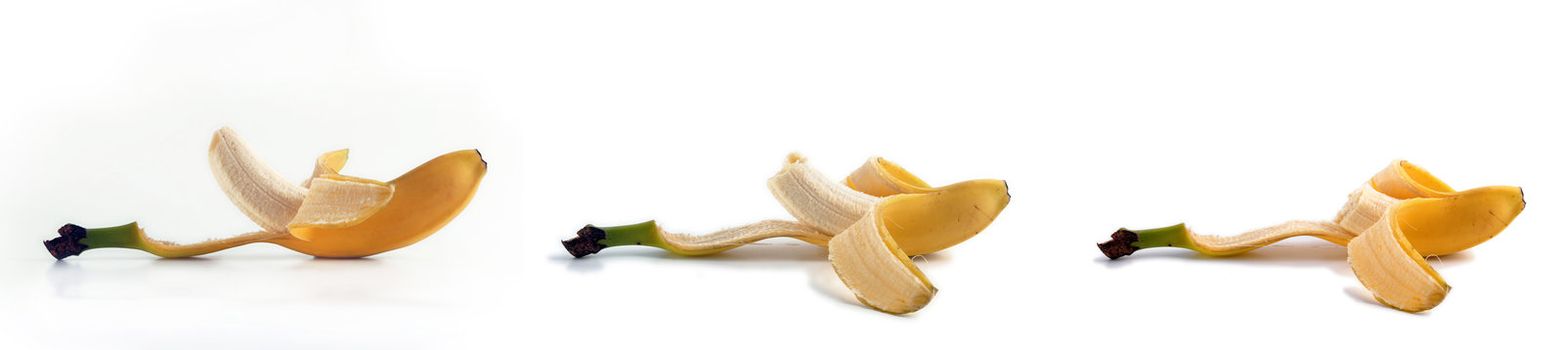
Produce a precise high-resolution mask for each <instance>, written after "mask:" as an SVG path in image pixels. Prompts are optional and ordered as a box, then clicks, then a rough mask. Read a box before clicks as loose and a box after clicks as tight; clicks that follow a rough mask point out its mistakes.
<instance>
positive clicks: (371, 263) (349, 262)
mask: <svg viewBox="0 0 1564 350" xmlns="http://www.w3.org/2000/svg"><path fill="white" fill-rule="evenodd" d="M381 265H385V262H383V261H380V259H376V258H352V259H337V258H312V259H307V260H300V261H299V262H298V263H297V264H295V265H293V270H295V271H328V272H329V271H337V270H343V269H365V268H374V267H376V266H381Z"/></svg>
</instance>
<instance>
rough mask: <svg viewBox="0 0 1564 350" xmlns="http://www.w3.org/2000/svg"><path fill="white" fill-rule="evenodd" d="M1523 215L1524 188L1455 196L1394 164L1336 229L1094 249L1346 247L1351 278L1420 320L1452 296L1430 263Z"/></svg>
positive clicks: (1138, 237) (1131, 237)
mask: <svg viewBox="0 0 1564 350" xmlns="http://www.w3.org/2000/svg"><path fill="white" fill-rule="evenodd" d="M1525 208H1526V200H1525V194H1524V192H1522V191H1521V189H1520V188H1519V187H1514V186H1490V187H1479V188H1474V189H1470V190H1465V191H1455V190H1454V189H1452V188H1451V187H1450V186H1449V185H1447V184H1445V183H1444V181H1442V180H1440V179H1439V178H1438V177H1435V176H1434V175H1433V174H1431V173H1429V172H1428V171H1427V170H1424V169H1423V168H1421V167H1418V166H1416V165H1413V164H1412V163H1410V162H1407V161H1396V162H1393V163H1391V164H1390V165H1389V166H1387V167H1386V168H1385V169H1383V170H1381V171H1380V172H1379V173H1377V174H1375V175H1374V176H1373V177H1372V178H1371V179H1370V180H1369V181H1368V183H1366V184H1364V185H1363V186H1362V187H1361V188H1359V189H1358V190H1356V191H1354V192H1352V194H1350V195H1348V200H1347V204H1346V205H1344V206H1343V207H1342V209H1341V210H1340V211H1338V212H1337V215H1336V218H1335V219H1333V220H1331V221H1293V222H1287V223H1283V224H1281V225H1276V226H1271V227H1266V228H1261V229H1258V230H1254V231H1250V232H1246V233H1242V234H1239V235H1233V236H1214V235H1203V234H1196V233H1194V232H1193V231H1190V230H1189V229H1187V228H1185V227H1184V225H1183V224H1179V225H1174V226H1170V227H1164V228H1157V229H1149V230H1127V229H1119V231H1117V232H1114V234H1113V235H1112V237H1111V240H1109V241H1107V242H1103V243H1099V244H1098V245H1097V248H1098V249H1099V250H1101V251H1102V253H1103V254H1104V255H1106V256H1107V257H1108V258H1109V259H1118V258H1121V257H1124V256H1127V255H1130V254H1133V253H1134V252H1136V251H1138V250H1140V249H1147V248H1158V247H1178V248H1184V249H1189V250H1193V251H1196V252H1198V253H1200V254H1202V255H1208V256H1230V255H1236V254H1242V253H1244V252H1248V251H1251V250H1254V249H1257V248H1260V247H1263V246H1266V245H1270V244H1272V243H1276V242H1278V241H1281V240H1284V239H1287V238H1292V237H1300V236H1310V237H1316V238H1320V239H1323V240H1325V241H1327V242H1331V243H1335V244H1338V245H1343V246H1346V247H1347V261H1348V263H1349V264H1350V265H1351V266H1352V270H1353V272H1354V274H1355V275H1357V277H1358V280H1359V281H1360V282H1361V283H1362V284H1363V286H1364V287H1365V288H1366V289H1368V290H1369V291H1370V292H1372V293H1373V294H1374V297H1375V299H1376V300H1378V301H1379V302H1380V303H1381V304H1384V305H1386V306H1389V307H1392V308H1395V309H1398V310H1402V311H1407V312H1422V311H1427V310H1429V309H1432V308H1434V307H1435V306H1437V305H1439V303H1440V302H1442V301H1443V300H1444V298H1445V295H1446V294H1447V293H1449V291H1450V286H1449V285H1448V284H1446V283H1445V281H1444V279H1443V278H1442V277H1440V276H1439V273H1438V272H1436V271H1434V269H1433V268H1432V267H1430V266H1429V265H1428V261H1427V260H1426V259H1425V257H1428V256H1438V255H1447V254H1453V253H1456V252H1460V251H1463V250H1466V249H1470V248H1472V247H1475V246H1477V245H1478V244H1481V243H1483V242H1485V241H1487V240H1488V239H1490V238H1493V237H1494V236H1496V235H1498V234H1499V232H1502V231H1504V229H1505V227H1508V226H1509V224H1510V222H1512V221H1514V220H1515V218H1516V217H1517V216H1519V215H1520V213H1521V211H1522V210H1524V209H1525Z"/></svg>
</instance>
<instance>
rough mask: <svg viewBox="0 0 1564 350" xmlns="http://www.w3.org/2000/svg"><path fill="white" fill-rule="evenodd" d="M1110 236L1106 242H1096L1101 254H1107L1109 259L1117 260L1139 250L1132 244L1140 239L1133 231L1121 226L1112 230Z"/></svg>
mask: <svg viewBox="0 0 1564 350" xmlns="http://www.w3.org/2000/svg"><path fill="white" fill-rule="evenodd" d="M1111 238H1112V239H1110V240H1108V241H1107V242H1102V243H1097V249H1098V250H1101V251H1102V255H1105V256H1107V257H1108V259H1109V260H1117V259H1118V258H1122V257H1125V256H1128V255H1130V254H1134V253H1135V251H1137V250H1140V248H1139V247H1136V246H1135V245H1134V243H1135V242H1138V241H1140V235H1138V234H1135V232H1133V231H1130V230H1126V229H1122V228H1121V229H1119V230H1118V231H1115V232H1113V236H1111Z"/></svg>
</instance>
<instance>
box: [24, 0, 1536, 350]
mask: <svg viewBox="0 0 1564 350" xmlns="http://www.w3.org/2000/svg"><path fill="white" fill-rule="evenodd" d="M1560 6H1561V5H1560V4H1559V3H1558V2H1551V1H1472V2H1455V1H1303V2H1284V3H1276V2H1259V1H1080V2H1066V3H1058V2H1039V1H1015V2H997V1H976V2H974V1H967V2H948V3H947V2H931V1H773V2H741V1H558V2H504V3H501V4H478V3H463V2H442V4H438V5H436V4H419V3H405V2H391V1H357V2H338V1H145V2H127V1H49V2H23V1H7V2H5V3H4V4H3V5H0V118H4V119H3V124H0V156H3V158H0V161H3V164H5V165H4V166H3V167H0V189H3V191H4V192H3V197H0V238H3V242H4V243H3V244H0V348H5V349H45V348H59V349H110V348H124V349H174V348H225V349H252V348H253V349H296V348H328V347H331V348H338V347H345V348H530V349H543V348H562V347H575V346H587V347H589V348H616V347H627V346H641V347H650V348H671V347H686V346H690V347H695V348H715V347H729V346H733V347H743V348H752V347H758V348H795V349H796V348H802V347H808V348H817V347H822V346H824V347H833V348H834V347H838V346H839V344H859V345H872V346H885V345H889V346H897V347H916V348H934V347H942V346H955V347H959V348H978V347H987V346H1003V347H1005V348H1020V347H1026V348H1082V347H1087V346H1092V347H1107V346H1111V347H1116V348H1132V347H1149V346H1170V347H1176V348H1197V347H1198V348H1209V347H1216V348H1239V347H1251V346H1264V347H1284V348H1291V347H1298V348H1321V347H1339V346H1347V345H1349V344H1351V345H1358V344H1360V343H1374V344H1383V345H1397V346H1406V347H1412V348H1418V349H1426V348H1447V347H1451V348H1453V347H1457V346H1473V345H1486V346H1490V347H1491V346H1493V345H1494V344H1501V345H1502V344H1504V343H1508V344H1509V345H1519V344H1532V346H1538V345H1536V344H1544V342H1548V341H1552V340H1553V339H1554V338H1556V337H1555V335H1556V332H1557V331H1556V328H1557V324H1558V323H1557V320H1556V318H1555V316H1556V315H1557V314H1558V313H1559V312H1561V311H1564V310H1561V305H1560V303H1559V301H1558V300H1559V299H1560V298H1558V297H1557V293H1558V291H1559V290H1560V289H1561V288H1560V287H1561V282H1560V280H1559V278H1558V272H1557V271H1558V268H1559V266H1558V259H1557V258H1555V257H1553V255H1554V254H1553V250H1554V249H1553V248H1556V247H1558V246H1560V245H1561V244H1564V238H1561V237H1564V235H1561V234H1560V232H1558V231H1557V229H1556V228H1557V227H1560V226H1561V225H1564V222H1561V220H1560V219H1559V216H1560V214H1561V213H1560V212H1559V207H1558V205H1557V204H1556V203H1559V202H1560V199H1558V198H1559V196H1560V193H1561V191H1564V189H1561V186H1564V182H1561V181H1564V171H1561V170H1564V167H1561V165H1560V162H1559V157H1558V154H1559V153H1558V152H1559V150H1560V149H1564V147H1561V146H1564V142H1561V141H1560V139H1559V136H1558V134H1559V132H1560V131H1561V129H1560V127H1559V125H1558V123H1557V121H1556V120H1558V118H1559V117H1561V116H1564V99H1561V97H1564V64H1560V62H1564V45H1561V44H1564V41H1561V39H1564V21H1560V20H1559V19H1560V18H1561V16H1564V9H1561V8H1560ZM221 126H231V127H234V128H236V129H237V130H238V131H239V132H240V133H241V134H243V135H244V136H245V137H246V138H247V139H248V140H249V141H250V143H251V144H252V146H254V147H255V148H256V151H257V152H258V153H259V154H260V155H261V156H262V157H263V158H264V159H265V160H267V161H270V162H272V163H273V164H274V165H275V166H276V167H277V168H278V169H279V170H280V171H281V172H283V173H285V174H290V175H293V176H297V177H300V178H302V177H303V176H305V175H306V174H307V173H308V171H309V167H310V165H311V163H312V160H313V158H314V156H315V155H316V154H318V153H320V152H323V151H327V150H331V149H336V148H342V147H351V148H352V149H353V150H354V153H353V160H352V161H351V162H350V163H349V165H348V170H347V172H348V173H350V174H353V175H358V176H364V177H371V178H381V179H390V178H393V177H395V176H397V175H399V174H400V173H401V172H403V171H405V170H407V169H410V168H411V167H412V166H414V165H417V164H418V163H421V162H422V161H424V160H426V159H428V158H431V157H433V156H435V155H438V154H441V153H444V152H446V151H450V150H455V149H461V148H478V149H480V150H482V151H483V154H484V155H485V156H486V157H487V159H488V160H489V162H490V164H491V168H490V172H489V175H488V178H487V179H486V180H485V182H484V185H483V187H482V189H481V190H480V191H479V193H478V195H477V197H476V199H474V200H473V202H472V204H471V206H470V207H469V208H468V209H467V211H466V212H465V213H463V214H462V215H461V216H460V217H459V218H457V219H456V220H455V221H454V222H452V223H451V225H450V226H448V227H446V229H445V230H443V231H441V232H440V233H438V234H436V235H434V236H432V237H431V238H430V239H428V240H426V241H424V242H422V243H419V244H417V245H414V246H411V247H408V248H405V249H402V250H398V251H395V252H392V253H388V254H384V255H380V256H376V257H373V258H369V259H362V260H314V259H310V258H308V257H305V256H301V255H298V254H294V253H292V252H290V251H287V250H285V249H282V248H280V247H275V246H266V245H260V246H248V247H243V248H240V249H235V250H232V251H227V252H222V253H219V254H215V255H211V256H209V257H206V258H200V259H185V260H158V259H154V258H153V257H151V256H150V255H147V254H143V253H140V252H136V251H96V250H95V251H91V252H88V253H86V254H84V255H83V256H79V257H75V258H71V259H69V260H67V261H64V262H58V263H57V262H55V261H54V259H52V258H50V257H49V256H48V255H47V254H46V253H45V252H44V251H43V249H42V248H41V247H40V245H39V244H38V242H39V241H42V240H44V239H48V238H50V237H52V236H53V235H54V233H53V231H54V229H55V228H56V227H58V226H59V225H61V224H64V223H66V222H74V223H78V224H82V225H87V226H108V225H117V224H122V223H125V222H128V221H132V220H139V221H140V222H141V223H142V224H143V226H144V227H145V228H147V229H148V231H149V232H150V233H151V234H152V235H155V236H157V237H160V238H165V239H170V240H177V241H182V242H193V241H199V240H202V239H206V238H212V237H219V236H223V235H227V234H232V233H239V232H246V231H247V230H251V229H252V228H253V227H252V226H251V224H250V223H249V221H248V220H246V219H245V217H244V216H243V215H241V214H239V213H238V211H236V210H234V209H233V208H231V206H230V205H229V203H228V201H227V200H226V199H225V198H224V197H223V195H222V194H221V192H220V191H219V190H218V188H217V186H215V183H214V182H213V181H212V180H211V179H210V173H209V171H208V170H207V165H206V160H205V154H204V152H205V150H206V145H207V141H208V139H209V137H210V133H211V132H212V131H213V130H215V129H217V128H218V127H221ZM791 151H799V152H803V153H804V154H806V155H808V156H810V157H811V159H813V162H814V164H815V165H816V166H817V167H819V168H820V169H821V170H822V171H824V172H826V173H829V174H837V175H845V174H846V173H847V172H848V171H850V170H852V169H853V168H855V167H856V166H858V165H859V164H860V163H861V162H863V161H864V160H865V159H867V158H868V157H870V156H874V155H882V156H885V157H888V158H889V159H891V160H893V161H896V162H899V163H901V164H902V165H904V166H906V167H908V168H909V169H911V170H913V171H914V172H916V173H918V174H920V175H922V176H923V177H924V178H925V179H928V180H929V181H930V182H933V183H935V184H944V183H949V182H954V181H959V180H964V179H970V178H1002V179H1006V180H1008V181H1009V183H1010V185H1011V187H1012V194H1013V195H1014V200H1013V202H1012V204H1011V205H1010V207H1009V209H1007V210H1006V211H1005V212H1004V214H1003V215H1002V216H1001V217H1000V218H999V220H998V221H997V222H995V223H994V225H993V226H991V227H990V228H989V229H988V230H987V231H985V232H984V233H982V234H981V235H979V236H977V237H975V238H974V239H972V240H970V241H968V242H966V243H964V244H962V245H960V246H957V247H955V248H953V249H950V250H947V251H945V252H941V253H938V254H934V255H931V256H927V257H924V258H920V259H917V261H918V262H919V264H920V266H922V267H923V268H924V270H925V272H926V273H927V274H928V275H929V276H930V278H931V279H932V280H933V282H934V283H935V285H936V286H938V287H939V288H940V293H939V295H938V296H937V297H936V298H935V299H934V301H933V303H932V304H930V305H929V306H928V307H927V308H925V309H923V310H922V311H920V312H918V313H915V314H912V315H910V316H905V317H898V316H891V315H886V314H881V313H878V312H875V311H871V310H869V309H866V308H863V307H861V306H859V305H858V304H857V303H856V302H854V301H853V300H852V299H851V297H850V294H848V292H847V291H846V290H845V288H843V287H841V286H840V283H839V282H837V281H836V279H835V277H834V276H833V275H832V274H831V272H830V268H829V265H828V263H826V262H825V259H824V257H825V254H824V252H823V250H821V249H817V248H815V247H812V246H807V245H803V244H802V243H797V242H793V241H768V242H765V243H766V244H763V245H759V246H754V247H745V248H741V249H738V250H734V251H731V252H729V253H726V254H723V255H720V256H716V257H712V258H705V259H690V258H675V257H670V256H667V255H665V254H663V253H661V252H660V251H656V250H652V249H649V248H648V249H643V248H622V249H613V250H608V251H605V252H604V253H603V254H600V255H597V256H593V257H591V258H588V259H581V260H573V259H570V258H569V257H568V255H566V254H565V253H564V252H563V250H562V249H561V248H560V247H559V244H558V243H557V241H558V240H560V239H564V238H568V237H570V236H571V235H572V234H573V233H574V231H575V230H576V229H577V228H579V227H580V226H582V225H584V224H588V223H595V224H602V225H615V224H625V223H633V222H639V221H641V220H645V219H658V220H659V221H660V222H661V223H663V224H664V225H665V227H667V228H669V229H672V230H679V231H685V232H702V231H709V230H714V229H719V228H722V227H727V226H732V225H738V224H743V223H747V222H750V221H753V220H758V219H766V218H784V217H786V213H785V212H784V211H783V210H782V209H781V208H780V207H779V206H778V205H776V204H775V203H774V202H773V200H772V199H771V197H770V195H769V194H768V192H767V191H766V190H765V188H764V181H765V179H766V178H767V177H768V176H769V175H770V174H771V173H772V172H774V171H775V170H776V169H777V168H778V167H779V166H780V165H781V164H782V161H783V159H784V156H785V155H786V154H787V153H788V152H791ZM1394 159H1408V160H1411V161H1413V162H1416V163H1418V164H1420V165H1423V166H1425V167H1426V168H1428V169H1430V170H1432V171H1433V172H1434V173H1435V174H1437V175H1439V176H1441V177H1443V178H1445V180H1447V181H1448V182H1450V183H1451V184H1452V185H1454V186H1456V187H1460V188H1465V187H1474V186H1480V185H1497V184H1511V185H1521V186H1523V187H1524V188H1525V189H1526V194H1527V195H1528V200H1529V202H1530V207H1528V208H1527V210H1526V212H1525V213H1524V214H1522V215H1521V216H1520V218H1519V219H1518V220H1517V221H1516V222H1515V223H1514V225H1512V226H1511V227H1510V228H1509V229H1508V230H1507V231H1505V232H1504V233H1503V234H1501V235H1500V236H1498V237H1497V238H1495V239H1493V240H1492V241H1490V242H1488V243H1486V244H1484V245H1482V246H1480V247H1477V248H1476V249H1473V250H1471V251H1469V252H1466V253H1461V254H1457V255H1455V256H1449V257H1443V258H1441V259H1437V260H1434V261H1433V266H1434V267H1435V268H1436V269H1438V270H1439V271H1440V272H1441V273H1442V274H1443V275H1444V277H1445V278H1446V279H1447V280H1448V281H1449V282H1450V283H1451V284H1452V285H1453V286H1454V290H1453V292H1452V293H1451V294H1450V296H1449V298H1448V299H1447V300H1446V301H1445V303H1444V304H1443V305H1440V306H1439V307H1438V308H1436V309H1434V310H1433V311H1431V312H1428V313H1425V314H1418V315H1413V314H1406V313H1402V312H1398V311H1394V310H1391V309H1388V308H1385V307H1381V306H1378V305H1377V304H1375V303H1373V302H1372V301H1371V300H1369V299H1367V297H1366V296H1365V295H1366V294H1365V292H1364V291H1363V290H1362V289H1361V287H1359V285H1358V283H1357V281H1356V279H1355V278H1354V277H1353V276H1352V274H1351V272H1350V270H1349V269H1348V268H1347V265H1346V262H1345V252H1344V250H1343V249H1341V248H1337V247H1334V246H1331V245H1329V244H1327V243H1323V242H1319V241H1312V240H1308V239H1298V240H1292V241H1287V242H1284V243H1283V244H1281V246H1278V247H1272V248H1266V249H1262V250H1259V251H1256V252H1254V253H1253V254H1250V255H1247V256H1243V257H1240V258H1232V259H1207V258H1199V257H1195V256H1192V255H1191V254H1189V253H1187V252H1183V251H1158V250H1147V251H1142V252H1140V253H1137V254H1135V255H1134V256H1132V257H1131V258H1129V259H1126V260H1123V261H1117V262H1111V263H1110V262H1108V261H1106V260H1105V259H1104V258H1102V257H1101V255H1100V254H1099V253H1098V252H1097V249H1096V248H1095V247H1093V243H1095V242H1097V241H1100V240H1103V239H1105V238H1106V237H1107V235H1108V234H1109V233H1111V232H1112V231H1113V230H1114V229H1116V228H1118V227H1121V226H1128V227H1132V228H1147V227H1159V226H1164V225H1169V224H1173V223H1177V222H1181V221H1186V222H1188V223H1190V225H1191V227H1193V228H1194V229H1196V230H1198V231H1201V232H1205V233H1237V232H1241V231H1242V230H1246V229H1250V228H1255V227H1260V226H1266V225H1270V224H1274V223H1277V222H1280V221H1283V220H1289V219H1329V218H1330V217H1331V216H1332V215H1333V214H1334V213H1335V211H1336V209H1337V208H1338V206H1339V205H1340V204H1341V202H1342V201H1343V199H1344V198H1345V195H1346V194H1347V192H1349V191H1350V190H1352V189H1353V188H1355V187H1356V186H1358V185H1359V184H1360V183H1361V182H1362V181H1364V180H1366V179H1367V178H1368V177H1369V176H1370V175H1372V174H1373V173H1374V172H1375V171H1377V170H1379V169H1380V168H1381V167H1383V166H1384V165H1386V164H1388V163H1389V162H1390V161H1391V160H1394Z"/></svg>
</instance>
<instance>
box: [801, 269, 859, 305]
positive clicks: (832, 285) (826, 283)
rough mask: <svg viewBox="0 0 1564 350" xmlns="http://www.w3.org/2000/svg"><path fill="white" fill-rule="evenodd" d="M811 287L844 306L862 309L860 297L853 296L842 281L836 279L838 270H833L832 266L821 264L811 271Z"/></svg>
mask: <svg viewBox="0 0 1564 350" xmlns="http://www.w3.org/2000/svg"><path fill="white" fill-rule="evenodd" d="M809 287H810V288H811V289H814V290H815V291H816V292H819V293H820V294H821V295H824V296H825V297H826V298H827V299H831V300H835V301H837V302H839V303H842V304H843V305H850V306H853V307H862V306H859V305H858V297H855V296H853V291H852V290H849V289H847V286H844V285H842V280H841V279H840V278H837V277H836V270H833V269H832V268H831V264H821V265H819V266H815V267H814V268H811V269H809Z"/></svg>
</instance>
